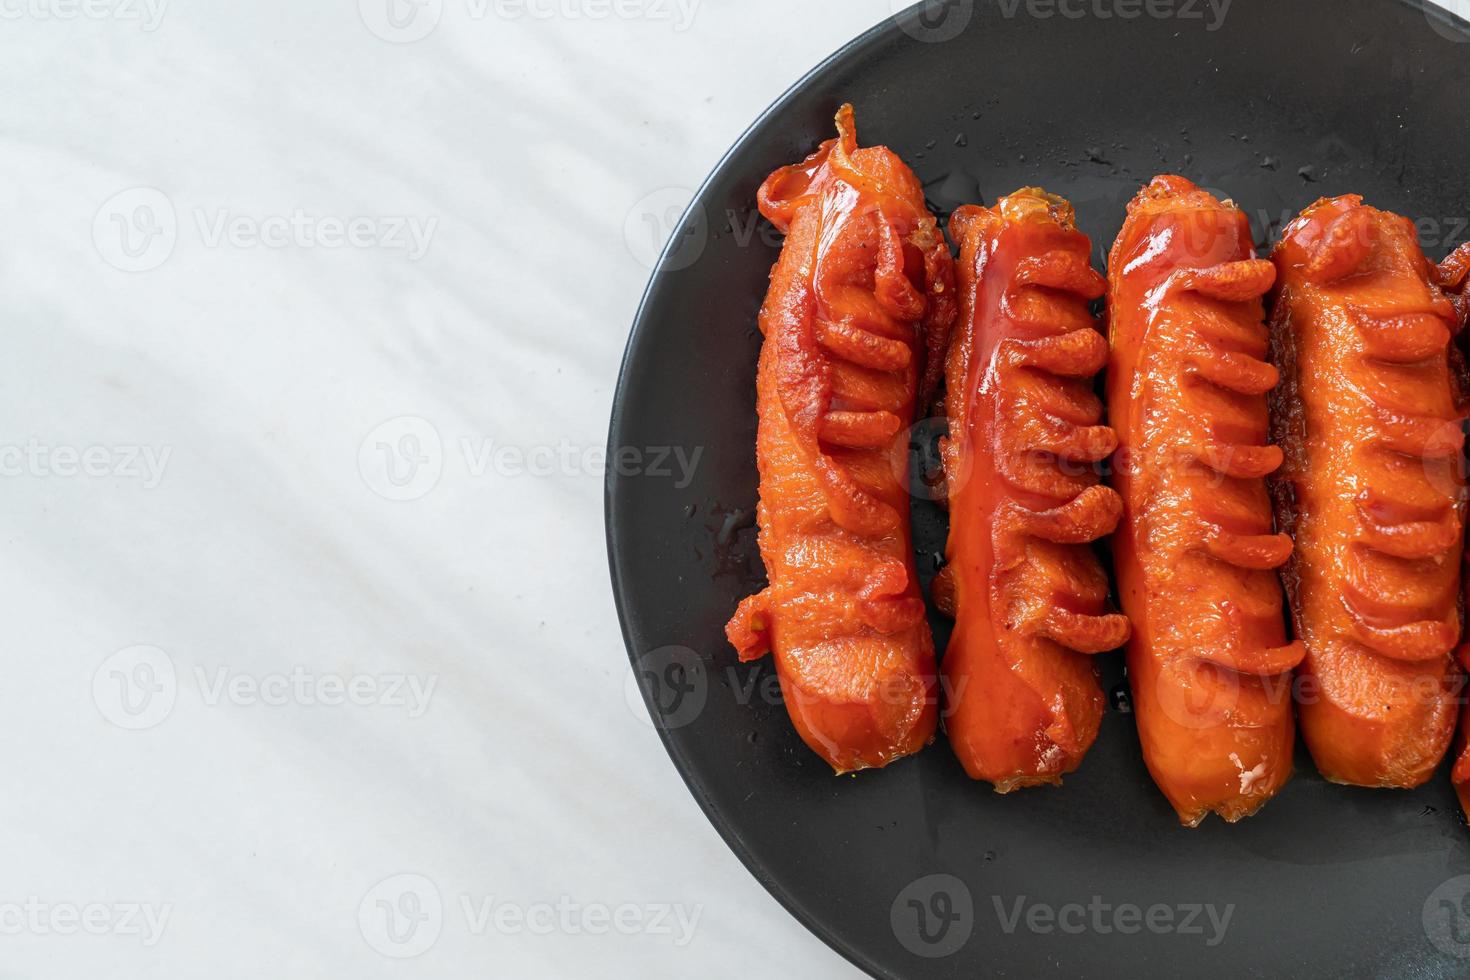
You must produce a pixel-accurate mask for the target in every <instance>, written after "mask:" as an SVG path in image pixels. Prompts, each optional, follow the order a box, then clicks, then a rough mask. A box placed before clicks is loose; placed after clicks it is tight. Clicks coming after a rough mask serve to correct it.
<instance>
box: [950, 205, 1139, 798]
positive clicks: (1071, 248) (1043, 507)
mask: <svg viewBox="0 0 1470 980" xmlns="http://www.w3.org/2000/svg"><path fill="white" fill-rule="evenodd" d="M950 231H951V233H952V234H953V235H954V237H955V238H956V240H958V241H960V242H961V249H960V261H959V269H958V279H959V295H960V323H961V326H962V329H961V330H960V331H959V332H958V333H957V334H955V335H954V337H953V339H952V341H951V345H950V350H949V355H948V358H947V361H946V369H945V379H946V392H947V393H946V396H945V403H946V407H947V414H948V416H949V435H948V437H947V438H945V439H944V440H943V441H942V442H941V450H942V455H943V459H944V468H945V474H946V483H947V491H948V499H949V510H950V530H949V543H948V547H947V549H946V552H947V558H948V564H947V565H946V567H945V569H944V570H943V571H942V572H941V573H940V575H941V582H940V583H939V585H938V587H937V588H936V596H944V597H945V598H944V604H945V605H948V606H951V607H952V611H953V613H954V615H955V629H954V635H953V637H952V638H951V640H950V642H949V648H948V649H947V650H946V651H945V655H944V663H943V671H944V679H945V683H944V692H945V696H946V707H945V712H944V728H945V732H946V733H947V734H948V736H949V741H950V744H951V745H952V746H953V747H954V751H955V754H956V755H958V756H959V759H960V762H961V763H963V765H964V767H965V771H966V772H968V773H969V774H970V776H971V777H972V778H974V779H984V780H988V781H989V782H991V783H993V784H995V788H996V790H997V792H1001V793H1007V792H1010V791H1011V790H1013V789H1016V788H1019V787H1023V786H1034V785H1038V784H1042V783H1060V782H1061V777H1062V776H1063V775H1064V774H1066V773H1069V772H1072V771H1074V770H1075V769H1076V768H1077V766H1078V765H1079V764H1080V763H1081V762H1082V757H1083V755H1084V754H1086V752H1087V750H1088V749H1089V748H1090V747H1091V746H1092V742H1093V740H1094V739H1095V738H1096V737H1097V731H1098V726H1099V725H1100V724H1101V722H1102V715H1103V707H1104V700H1103V692H1102V688H1101V687H1100V686H1099V684H1098V680H1097V673H1096V670H1095V668H1094V667H1093V664H1092V658H1091V657H1090V656H1088V655H1089V654H1093V653H1098V652H1101V651H1104V650H1115V649H1117V648H1118V647H1120V646H1122V645H1123V643H1124V641H1125V640H1127V638H1128V621H1127V619H1125V618H1124V617H1123V616H1120V615H1117V614H1110V613H1109V611H1108V609H1107V601H1108V577H1107V573H1106V572H1105V571H1104V570H1103V567H1102V563H1101V562H1100V561H1099V560H1098V557H1097V555H1096V553H1095V552H1094V551H1093V549H1092V548H1091V547H1090V543H1091V542H1093V541H1096V540H1097V539H1098V538H1100V537H1102V536H1103V535H1106V534H1110V533H1111V532H1112V530H1113V528H1114V526H1115V525H1116V524H1117V523H1118V517H1119V515H1120V514H1121V513H1122V503H1121V501H1120V500H1119V499H1118V494H1117V493H1116V492H1115V491H1113V490H1112V489H1110V488H1108V487H1104V486H1101V485H1100V479H1099V475H1098V471H1097V466H1096V464H1097V463H1098V462H1099V461H1101V460H1104V459H1106V458H1107V457H1108V456H1110V455H1112V453H1113V450H1114V449H1115V448H1116V447H1117V438H1116V437H1115V436H1114V434H1113V431H1112V430H1111V429H1109V428H1108V427H1107V426H1105V425H1099V424H1098V422H1099V420H1100V417H1101V415H1102V402H1101V401H1100V400H1099V399H1098V397H1097V396H1096V395H1095V394H1094V393H1093V377H1094V376H1095V375H1096V374H1097V372H1098V371H1100V370H1102V368H1103V365H1105V364H1106V363H1107V359H1108V345H1107V341H1106V340H1104V339H1103V336H1102V334H1101V333H1100V332H1099V331H1098V329H1097V324H1096V322H1095V321H1094V319H1093V317H1092V314H1091V313H1090V312H1089V309H1088V303H1089V302H1090V301H1092V300H1096V299H1098V298H1100V297H1101V296H1102V295H1103V293H1104V292H1105V291H1106V289H1107V283H1106V282H1105V280H1104V279H1103V277H1102V276H1100V275H1098V273H1097V272H1095V271H1094V270H1093V268H1092V266H1091V264H1090V258H1091V253H1092V244H1091V242H1090V241H1089V240H1088V238H1087V236H1086V235H1084V234H1082V233H1081V232H1079V231H1078V230H1077V229H1076V225H1075V220H1074V216H1073V211H1072V206H1071V205H1070V204H1069V203H1067V202H1066V201H1065V200H1063V199H1062V198H1060V197H1056V196H1054V195H1051V194H1047V193H1046V192H1044V191H1042V190H1040V189H1037V188H1026V189H1024V190H1021V191H1017V192H1016V193H1015V194H1012V195H1010V196H1009V197H1006V198H1003V199H1001V200H1000V201H999V202H998V203H997V204H996V205H995V206H994V207H993V208H980V207H965V208H961V209H960V210H958V211H956V212H955V214H954V215H953V217H952V218H951V219H950Z"/></svg>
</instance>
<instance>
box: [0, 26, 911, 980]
mask: <svg viewBox="0 0 1470 980" xmlns="http://www.w3.org/2000/svg"><path fill="white" fill-rule="evenodd" d="M391 2H392V3H393V4H402V6H398V8H397V9H398V12H399V13H400V14H403V13H405V12H406V13H408V14H413V13H414V12H415V11H417V15H418V19H416V20H415V19H413V18H412V17H409V18H408V19H407V20H404V21H403V22H401V23H400V24H399V26H396V27H395V26H393V24H391V23H390V22H389V21H388V20H387V19H386V18H385V15H386V12H387V11H388V9H389V3H390V0H363V3H361V4H359V3H358V2H357V0H311V2H294V3H291V2H285V0H255V2H251V3H234V2H226V0H172V2H165V0H0V80H3V83H4V89H5V92H6V98H5V99H4V101H3V104H0V140H3V143H0V155H3V160H4V172H5V180H4V183H3V185H0V206H3V214H4V217H5V227H4V231H3V234H0V280H3V296H4V306H5V317H4V319H5V324H4V328H5V336H6V338H7V349H6V352H5V356H4V357H3V359H0V399H3V400H4V414H3V417H4V419H5V422H4V424H3V427H0V493H3V500H4V506H3V507H0V532H3V540H4V542H5V547H6V553H7V560H6V561H4V562H0V595H3V596H4V599H3V609H4V617H5V623H6V626H7V629H6V637H7V639H8V641H9V642H8V651H7V656H6V664H7V670H6V673H5V675H4V677H3V679H0V731H3V733H4V737H5V740H6V743H7V749H8V750H7V751H6V752H5V753H4V755H3V758H4V761H3V763H0V773H3V777H4V781H5V784H6V786H7V791H6V792H5V793H4V794H3V796H0V827H3V831H4V832H3V837H0V867H3V868H4V873H3V875H0V978H9V977H32V976H36V977H40V976H54V977H101V976H106V977H109V978H112V980H125V978H131V977H195V976H198V977H214V978H234V977H242V978H243V977H251V978H255V977H283V978H298V977H333V978H335V977H349V976H350V977H354V978H370V977H394V978H420V977H422V978H440V977H443V978H449V977H454V978H459V977H469V976H487V977H517V978H518V977H541V976H547V977H552V976H558V977H581V976H599V977H644V976H672V975H692V976H720V977H723V976H736V975H739V976H766V975H773V976H800V977H803V978H821V977H851V976H854V975H856V971H855V970H854V969H853V968H851V967H850V966H848V965H847V964H846V963H844V962H843V961H842V960H841V959H840V958H839V957H838V956H837V955H836V954H834V953H832V952H830V951H828V950H827V949H826V948H825V947H824V946H822V945H821V944H820V943H819V942H818V941H817V940H816V939H814V938H813V937H811V936H810V935H808V934H807V933H806V932H805V931H804V930H803V929H802V928H801V927H800V926H799V925H797V924H796V923H795V921H794V920H792V919H790V918H789V917H788V916H787V915H786V914H785V913H784V912H783V911H782V910H781V909H780V908H779V906H778V905H777V904H776V903H775V902H774V900H772V899H771V898H770V897H768V896H767V895H766V893H765V892H764V891H763V890H762V889H761V888H760V887H759V886H758V885H757V884H756V883H755V881H754V880H753V879H752V878H751V877H750V876H749V875H748V874H747V873H746V872H745V870H744V869H743V868H742V867H741V866H740V865H739V863H738V862H737V861H736V859H735V857H734V856H733V855H732V854H731V853H730V852H729V851H728V850H727V849H726V848H725V846H724V844H723V843H722V842H721V841H720V840H719V838H718V837H717V836H716V834H715V832H714V830H713V829H712V828H711V827H710V826H709V825H708V824H707V822H706V821H705V819H704V817H703V816H702V815H701V814H700V812H699V811H698V809H697V807H696V806H695V804H694V802H693V801H692V799H691V798H690V797H689V795H688V793H687V792H686V791H685V789H684V787H683V784H682V783H681V782H680V780H679V778H678V777H677V775H676V774H675V772H674V769H673V767H672V765H671V764H670V763H669V761H668V759H667V757H666V756H665V754H664V752H663V750H662V748H661V747H660V745H659V742H658V739H657V737H656V735H655V733H654V732H653V731H652V729H651V728H650V727H648V725H647V723H646V721H645V720H643V719H642V718H641V717H640V715H639V714H638V713H635V712H634V711H632V710H630V709H629V707H628V705H627V703H626V700H625V697H624V693H625V677H626V675H627V660H626V658H625V656H624V653H623V650H622V644H621V640H620V637H619V633H618V629H617V623H616V619H615V616H614V612H613V608H612V603H611V597H610V593H609V586H608V581H607V571H606V563H605V558H604V550H603V531H602V502H601V485H602V481H601V470H600V459H599V457H598V451H599V450H600V448H601V447H602V446H603V444H604V441H605V438H606V425H607V416H608V407H609V402H610V398H611V394H612V387H613V384H614V380H615V378H616V372H617V366H618V361H619V358H620V355H621V353H622V350H623V345H624V340H625V337H626V332H627V327H628V324H629V322H630V320H631V317H632V315H633V312H634V309H635V306H636V304H637V301H638V298H639V295H640V292H641V290H642V287H643V284H644V280H645V278H646V276H647V272H648V269H647V267H646V266H645V264H644V263H643V261H642V255H641V252H642V249H640V248H639V247H630V245H629V243H628V241H627V234H626V231H627V226H630V225H631V226H632V227H634V228H636V227H637V226H638V223H639V221H640V219H641V215H642V210H643V209H645V208H646V207H647V201H648V200H650V198H649V195H651V194H653V195H657V194H658V193H660V192H663V193H667V189H668V188H691V187H694V186H696V185H697V184H698V182H699V181H700V180H701V179H702V177H703V175H704V174H705V173H706V172H707V171H708V169H709V168H710V167H711V166H712V165H713V164H714V162H715V161H716V160H717V159H718V157H719V156H720V154H721V153H722V152H723V151H724V149H725V148H726V147H727V146H728V145H729V143H730V142H731V141H732V140H733V138H734V137H735V136H736V135H737V134H738V133H739V132H740V131H741V130H742V129H743V128H744V127H745V125H746V124H747V123H748V122H749V121H750V120H751V119H753V118H754V117H755V116H756V115H757V114H758V113H759V112H760V110H761V109H763V108H764V107H765V106H766V105H767V104H768V103H769V102H770V101H771V100H772V99H773V98H775V97H776V96H777V95H778V94H779V93H780V92H781V91H782V90H783V89H784V88H785V87H786V86H787V85H788V84H789V83H790V82H792V81H793V80H795V79H796V78H797V77H799V76H800V75H801V74H802V73H803V72H804V71H805V70H806V69H807V68H809V67H810V66H811V65H813V64H815V63H816V62H817V61H818V60H820V59H821V58H822V57H823V56H825V55H826V54H827V53H829V52H830V51H831V50H833V49H835V48H836V47H838V46H839V45H841V44H842V43H843V42H844V41H846V40H847V39H848V38H850V37H851V36H853V35H855V34H857V33H858V32H859V31H861V30H862V29H864V28H866V27H868V26H870V25H871V24H873V23H875V22H877V21H879V20H881V19H882V18H884V17H886V16H888V15H889V14H890V13H891V12H892V9H893V7H894V4H892V3H890V2H889V0H801V2H800V3H790V2H786V0H698V2H696V0H684V2H683V3H682V4H680V3H678V2H675V0H669V2H665V0H626V2H620V3H619V5H618V6H617V7H615V8H611V6H610V5H604V4H603V3H602V0H529V5H528V4H527V3H526V2H524V0H500V2H496V0H419V2H420V3H421V6H420V7H418V8H415V7H413V6H412V5H410V4H408V3H407V0H391ZM609 9H612V10H613V13H612V15H611V16H607V15H605V14H606V12H607V11H608V10H609ZM548 11H549V12H550V13H549V15H547V12H548ZM630 12H631V13H633V14H637V15H638V16H628V15H627V14H628V13H630ZM374 28H375V29H376V33H375V31H374ZM420 34H422V36H421V37H418V39H417V40H414V37H415V35H420ZM379 35H381V36H379ZM652 200H655V201H659V200H662V198H660V197H657V196H655V197H654V198H653V199H652ZM640 202H642V203H640ZM385 423H386V424H385ZM408 457H413V458H416V459H419V460H420V462H421V465H419V466H418V467H417V469H416V470H412V471H410V470H408V469H406V468H404V467H405V466H406V463H405V460H406V458H408ZM390 461H393V462H395V464H396V465H395V468H394V470H392V471H391V472H390V470H389V469H388V468H387V467H388V463H389V462H390ZM402 876H409V877H402ZM412 876H422V877H412ZM405 896H406V897H405ZM415 899H417V900H418V902H419V904H418V905H417V906H415V905H414V904H413V903H414V901H415ZM436 902H437V906H436ZM389 911H392V912H393V913H394V915H393V917H390V916H389V915H388V912H389ZM681 916H682V918H681ZM394 922H396V923H397V925H398V927H399V928H398V929H396V930H394V929H390V928H389V925H390V923H394ZM414 924H416V928H410V926H411V925H414Z"/></svg>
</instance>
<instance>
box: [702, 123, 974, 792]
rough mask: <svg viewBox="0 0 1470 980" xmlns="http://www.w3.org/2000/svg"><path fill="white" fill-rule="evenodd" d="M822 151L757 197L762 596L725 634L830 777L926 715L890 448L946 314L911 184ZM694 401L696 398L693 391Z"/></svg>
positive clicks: (930, 696)
mask: <svg viewBox="0 0 1470 980" xmlns="http://www.w3.org/2000/svg"><path fill="white" fill-rule="evenodd" d="M837 127H838V138H837V139H836V140H830V141H828V142H826V143H824V144H823V145H822V146H821V148H820V149H819V150H818V151H817V152H816V153H815V154H813V155H812V156H811V157H809V158H807V159H806V160H805V161H804V162H802V163H800V164H796V165H794V166H790V167H784V168H782V169H781V170H778V171H776V172H775V173H774V174H772V175H771V176H770V178H769V179H767V180H766V182H765V184H764V185H762V187H761V189H760V195H759V203H760V209H761V213H762V214H763V215H765V216H766V218H768V219H769V220H770V221H771V222H773V223H774V224H775V225H776V227H777V228H778V229H779V230H781V231H782V232H783V233H785V235H786V242H785V244H784V247H783V248H782V250H781V256H780V259H779V261H778V262H777V264H776V266H775V268H774V269H773V270H772V272H771V283H770V289H769V291H768V293H767V295H766V301H765V304H764V306H763V307H762V309H761V316H760V327H761V331H762V333H763V334H764V335H765V343H764V345H763V347H762V349H761V355H760V367H759V373H758V378H757V403H758V411H759V415H760V423H759V428H758V436H757V447H756V450H757V451H756V456H757V462H758V465H759V469H760V507H759V512H758V515H759V521H760V549H761V556H762V558H763V559H764V561H765V565H766V571H767V575H768V578H769V580H770V585H769V586H768V587H767V588H766V589H765V590H764V591H762V592H760V593H759V594H757V595H754V596H751V597H750V598H748V599H746V600H745V601H744V602H742V603H741V605H740V608H739V609H738V610H737V612H736V613H735V616H734V618H733V619H731V621H730V623H729V625H728V626H727V627H726V633H727V635H728V637H729V639H730V642H731V643H732V644H733V645H734V646H735V647H736V649H737V650H738V651H739V653H740V656H741V659H743V660H750V659H754V658H756V657H759V656H761V655H763V654H764V653H765V652H767V651H768V650H769V651H774V653H775V657H776V669H777V673H778V675H779V677H780V680H781V689H782V694H783V696H784V698H785V702H786V706H787V709H788V711H789V713H790V715H791V719H792V721H793V722H794V724H795V725H796V728H797V730H798V732H799V733H800V734H801V737H802V738H803V739H804V740H805V741H806V743H807V744H808V745H809V746H811V748H812V749H813V750H815V751H816V752H817V753H818V754H819V755H821V756H822V758H824V759H825V760H827V762H828V763H830V764H831V765H832V767H833V768H834V769H836V770H837V771H838V772H849V771H853V770H857V769H866V768H872V767H878V766H883V765H886V764H887V763H889V762H891V761H893V760H894V759H897V758H900V757H902V756H905V755H909V754H911V753H913V752H916V751H918V750H919V749H920V748H922V747H923V746H924V745H925V744H926V743H928V742H929V741H930V740H931V739H932V738H933V735H934V730H935V724H936V720H937V716H938V704H937V686H938V685H937V677H936V666H935V658H934V640H933V636H932V634H931V632H930V629H929V624H928V621H927V619H926V616H925V609H924V600H923V597H922V595H921V594H920V591H919V585H918V580H917V577H916V575H915V572H914V561H913V549H912V546H911V543H910V525H909V493H908V438H907V430H908V428H909V427H910V426H911V425H912V424H913V420H914V411H915V405H916V404H917V403H918V401H919V397H920V392H921V389H923V388H927V387H929V386H930V385H932V383H933V381H934V380H935V379H937V377H938V374H939V371H940V369H941V367H942V365H941V363H940V357H939V354H938V352H939V351H940V350H942V349H943V346H944V343H945V338H946V334H947V332H948V329H949V327H950V326H951V325H952V323H953V320H954V315H955V300H954V268H953V262H952V260H951V258H950V253H949V248H948V246H947V245H946V244H945V242H944V238H943V235H942V234H941V232H940V230H939V228H938V225H937V223H936V221H935V219H934V216H933V215H932V214H930V213H929V211H928V209H927V207H926V206H925V203H924V194H923V188H922V187H921V185H920V184H919V181H918V179H917V178H916V177H915V176H914V174H913V172H912V171H910V170H909V169H908V167H906V166H905V165H904V164H903V162H902V161H901V160H899V158H898V157H897V156H896V155H894V154H893V153H892V152H891V151H889V150H887V149H886V148H883V147H872V148H866V149H860V148H859V147H858V144H857V134H856V130H855V128H854V122H853V113H852V107H851V106H844V107H843V109H842V111H841V112H840V113H839V114H838V116H837ZM695 396H696V397H697V393H695Z"/></svg>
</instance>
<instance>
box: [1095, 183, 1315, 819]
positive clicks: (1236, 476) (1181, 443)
mask: <svg viewBox="0 0 1470 980" xmlns="http://www.w3.org/2000/svg"><path fill="white" fill-rule="evenodd" d="M1108 269H1109V272H1108V276H1109V289H1108V312H1109V340H1110V343H1111V348H1112V357H1111V361H1110V363H1109V366H1108V380H1107V392H1108V408H1109V421H1110V422H1111V424H1112V426H1113V428H1114V430H1115V431H1116V432H1117V434H1118V440H1119V448H1118V453H1117V455H1116V457H1115V465H1114V474H1115V477H1114V483H1115V486H1116V487H1117V489H1118V491H1119V493H1120V494H1121V496H1122V498H1123V519H1122V521H1121V523H1120V525H1119V528H1118V533H1117V534H1115V535H1114V536H1113V542H1112V544H1113V557H1114V564H1115V567H1116V570H1117V575H1118V588H1119V595H1120V598H1121V601H1122V605H1123V611H1124V612H1125V613H1127V615H1128V618H1129V619H1130V620H1131V621H1132V624H1133V636H1132V639H1131V640H1130V642H1129V645H1128V674H1129V682H1130V684H1131V687H1132V691H1133V703H1134V711H1135V716H1136V718H1137V722H1138V734H1139V738H1140V740H1141V742H1142V746H1143V753H1144V760H1145V762H1146V763H1147V764H1148V768H1149V771H1150V773H1151V774H1152V775H1153V778H1154V781H1155V782H1156V783H1158V785H1159V788H1160V789H1161V790H1162V791H1163V792H1164V795H1165V796H1166V797H1168V799H1169V801H1170V803H1172V804H1173V806H1174V808H1175V810H1176V811H1177V812H1178V814H1179V819H1180V821H1181V822H1183V823H1184V824H1186V825H1188V826H1195V825H1197V824H1198V823H1199V822H1200V821H1201V820H1203V819H1204V818H1205V817H1206V816H1207V815H1208V814H1209V813H1212V812H1213V813H1218V814H1219V815H1220V816H1222V817H1224V818H1225V819H1226V820H1229V821H1234V820H1238V819H1240V818H1241V817H1244V816H1248V815H1249V814H1251V813H1253V812H1255V811H1256V810H1257V809H1258V808H1259V807H1261V806H1262V805H1263V804H1264V803H1265V802H1266V801H1267V800H1269V799H1270V798H1271V797H1272V796H1273V795H1275V793H1276V792H1277V791H1278V790H1279V789H1280V788H1281V786H1282V785H1283V784H1284V783H1285V782H1286V781H1287V779H1288V778H1289V777H1290V775H1291V769H1292V745H1293V723H1292V702H1291V675H1290V672H1291V670H1292V668H1293V667H1295V666H1296V665H1297V663H1298V662H1299V661H1300V660H1301V657H1302V648H1301V645H1300V644H1299V643H1288V642H1287V639H1286V628H1285V619H1284V613H1283V609H1282V591H1281V582H1280V579H1279V578H1278V576H1277V574H1276V569H1277V568H1279V567H1280V566H1281V565H1282V564H1283V563H1284V562H1285V561H1286V560H1287V557H1288V556H1289V555H1290V553H1291V540H1290V539H1289V538H1287V537H1286V536H1285V535H1283V534H1276V533H1273V531H1272V526H1271V525H1272V521H1271V503H1270V500H1269V498H1268V496H1267V492H1266V482H1265V477H1266V476H1267V474H1269V473H1271V472H1272V471H1273V470H1275V469H1276V467H1277V466H1279V465H1280V463H1281V458H1282V457H1281V450H1280V449H1278V448H1276V447H1275V446H1270V445H1267V444H1266V436H1267V414H1266V393H1267V392H1268V391H1270V389H1271V388H1272V387H1273V386H1274V385H1275V384H1276V382H1277V371H1276V369H1275V368H1273V367H1272V366H1271V365H1270V364H1268V363H1267V362H1266V360H1265V357H1266V353H1267V335H1266V328H1265V324H1264V322H1263V319H1264V310H1263V306H1262V299H1261V298H1262V297H1263V296H1264V295H1265V294H1266V292H1267V291H1268V290H1269V289H1270V288H1271V285H1272V283H1273V281H1274V279H1275V272H1274V269H1273V267H1272V265H1271V263H1270V262H1267V261H1263V260H1260V259H1257V258H1256V257H1255V249H1254V246H1253V243H1252V237H1251V233H1250V226H1249V222H1248V221H1247V220H1246V217H1245V215H1244V214H1243V213H1242V212H1241V211H1240V210H1239V209H1238V208H1236V207H1235V206H1234V205H1233V204H1230V203H1228V202H1221V201H1219V200H1218V199H1216V198H1215V197H1214V196H1213V195H1211V194H1209V193H1207V192H1205V191H1203V190H1201V189H1200V188H1198V187H1196V186H1195V185H1194V184H1192V183H1190V182H1189V181H1188V180H1186V179H1184V178H1182V177H1173V176H1165V177H1158V178H1156V179H1155V180H1154V181H1153V182H1152V183H1151V184H1150V185H1149V186H1147V187H1146V188H1144V189H1143V191H1142V192H1140V193H1139V195H1138V196H1137V197H1136V198H1135V199H1134V200H1133V202H1132V203H1131V204H1130V205H1129V207H1128V219H1127V221H1126V223H1125V224H1124V226H1123V230H1122V233H1121V234H1120V235H1119V237H1118V240H1117V242H1116V244H1115V245H1114V246H1113V250H1112V254H1111V256H1110V259H1109V264H1108Z"/></svg>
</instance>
